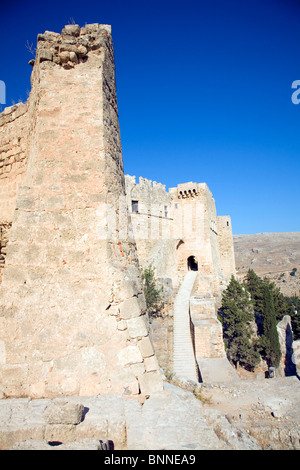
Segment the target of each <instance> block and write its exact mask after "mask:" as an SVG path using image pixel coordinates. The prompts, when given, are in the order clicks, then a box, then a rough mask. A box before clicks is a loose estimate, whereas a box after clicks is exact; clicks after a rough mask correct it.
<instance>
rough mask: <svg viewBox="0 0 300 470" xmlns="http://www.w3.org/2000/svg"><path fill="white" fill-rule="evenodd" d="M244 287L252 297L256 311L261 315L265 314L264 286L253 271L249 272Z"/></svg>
mask: <svg viewBox="0 0 300 470" xmlns="http://www.w3.org/2000/svg"><path fill="white" fill-rule="evenodd" d="M244 286H245V287H246V289H247V291H248V292H249V293H250V295H251V301H252V303H253V306H254V308H255V311H256V312H257V313H260V314H261V313H263V284H262V280H261V279H260V278H259V277H258V275H257V274H256V273H255V271H253V269H249V270H248V272H247V275H246V278H245V281H244Z"/></svg>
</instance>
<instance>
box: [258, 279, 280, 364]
mask: <svg viewBox="0 0 300 470" xmlns="http://www.w3.org/2000/svg"><path fill="white" fill-rule="evenodd" d="M263 315H264V319H263V320H264V321H263V335H262V341H261V344H262V347H263V356H264V359H265V360H266V362H267V364H268V366H269V367H278V366H279V363H280V359H281V349H280V343H279V337H278V331H277V328H276V314H275V309H274V301H273V296H272V292H271V289H270V288H269V286H268V284H267V283H264V285H263Z"/></svg>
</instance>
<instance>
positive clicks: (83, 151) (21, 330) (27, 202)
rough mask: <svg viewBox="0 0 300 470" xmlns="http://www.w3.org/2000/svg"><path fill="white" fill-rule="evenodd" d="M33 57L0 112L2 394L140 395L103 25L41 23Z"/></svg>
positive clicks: (138, 294) (134, 294)
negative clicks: (55, 27)
mask: <svg viewBox="0 0 300 470" xmlns="http://www.w3.org/2000/svg"><path fill="white" fill-rule="evenodd" d="M32 65H33V71H32V76H31V84H32V90H31V93H30V97H29V99H28V102H27V103H26V104H19V105H16V106H13V107H11V108H7V109H5V111H4V112H3V113H2V114H1V115H0V130H1V134H0V177H1V180H0V181H1V185H0V228H1V230H0V236H1V241H0V266H1V268H2V267H3V266H4V269H1V272H0V275H1V274H2V283H1V293H0V379H1V380H0V382H1V384H0V393H1V396H2V397H14V396H31V397H55V396H60V395H61V396H63V395H76V394H77V395H97V394H99V393H126V394H132V395H138V394H140V393H142V394H144V395H149V394H150V393H152V391H155V390H161V388H162V379H161V375H160V372H159V368H158V365H157V361H156V358H155V354H154V351H153V348H152V344H151V341H150V338H149V328H148V322H147V315H146V313H145V300H144V295H143V293H142V288H141V281H140V273H139V265H138V259H137V254H136V246H135V242H134V239H133V237H130V236H129V235H127V236H126V238H123V237H122V233H121V232H120V231H119V230H118V228H117V227H116V229H115V230H113V231H111V230H110V228H109V227H110V224H109V219H110V216H111V214H112V213H113V214H114V215H115V217H116V220H117V226H118V225H120V224H122V223H123V221H124V220H127V219H128V217H129V215H128V213H127V209H126V208H125V207H124V208H123V210H121V211H120V210H119V201H120V200H122V198H125V180H124V173H123V161H122V150H121V141H120V132H119V122H118V108H117V97H116V86H115V67H114V51H113V44H112V38H111V29H110V26H107V25H100V24H92V25H86V26H85V27H84V28H80V27H79V26H78V25H67V26H66V27H65V28H64V29H63V31H62V33H61V34H58V33H53V32H49V31H46V32H45V33H44V34H40V35H38V43H37V52H36V59H35V61H34V63H33V64H32ZM126 223H128V220H127V222H126ZM4 261H5V264H4Z"/></svg>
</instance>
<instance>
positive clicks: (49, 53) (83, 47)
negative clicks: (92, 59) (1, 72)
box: [29, 23, 111, 69]
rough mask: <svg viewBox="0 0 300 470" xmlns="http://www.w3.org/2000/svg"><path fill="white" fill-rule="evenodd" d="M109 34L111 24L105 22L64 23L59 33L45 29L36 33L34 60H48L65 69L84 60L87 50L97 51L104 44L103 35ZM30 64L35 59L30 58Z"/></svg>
mask: <svg viewBox="0 0 300 470" xmlns="http://www.w3.org/2000/svg"><path fill="white" fill-rule="evenodd" d="M107 36H111V26H110V25H105V24H98V23H93V24H87V25H85V26H84V27H80V26H79V25H77V24H68V25H66V26H65V27H64V28H63V30H62V32H61V34H59V33H54V32H52V31H45V33H44V34H38V37H37V51H36V60H37V61H38V62H43V61H50V62H54V63H55V64H57V65H61V66H63V67H64V68H66V69H70V68H73V67H74V66H75V65H76V64H78V62H79V61H80V60H84V59H85V58H86V56H87V54H88V52H89V51H93V52H94V53H97V51H99V50H100V49H101V47H102V46H103V45H104V40H105V37H107ZM29 63H30V65H34V63H35V61H34V60H31V61H30V62H29Z"/></svg>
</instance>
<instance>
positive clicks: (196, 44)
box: [0, 0, 300, 234]
mask: <svg viewBox="0 0 300 470" xmlns="http://www.w3.org/2000/svg"><path fill="white" fill-rule="evenodd" d="M1 3H2V5H1V8H0V39H1V49H2V51H1V66H0V80H3V81H5V83H6V91H7V99H6V105H7V106H9V105H11V104H12V101H15V102H18V101H19V99H22V100H23V101H25V100H26V99H27V92H28V91H30V73H31V70H32V68H31V67H30V66H29V65H28V61H29V60H30V59H31V58H32V56H31V55H30V53H29V51H28V50H27V49H26V47H25V45H26V42H27V41H28V42H29V44H31V43H33V45H34V47H35V46H36V37H37V34H38V33H43V32H44V31H45V30H50V31H55V32H60V31H61V29H62V28H63V27H64V25H65V24H68V23H70V22H72V20H73V19H74V20H75V22H76V23H78V24H80V25H81V26H84V24H85V23H106V24H111V25H112V33H113V41H114V47H115V61H116V73H117V92H118V103H119V116H120V126H121V139H122V146H123V160H124V168H125V173H129V174H134V175H136V176H137V177H138V176H143V177H145V178H148V179H152V180H155V181H159V182H162V183H164V184H166V186H167V187H173V186H176V185H177V184H178V183H183V182H188V181H194V182H206V183H207V184H208V186H209V188H210V189H211V191H212V193H213V196H214V198H215V200H216V206H217V212H218V214H219V215H227V214H229V215H231V218H232V225H233V232H234V233H235V234H242V233H258V232H285V231H286V232H289V231H299V230H300V224H299V222H300V211H299V200H300V198H299V195H300V191H299V173H300V171H299V170H300V104H299V105H295V104H293V103H292V101H291V96H292V93H293V91H294V90H292V88H291V85H292V82H293V81H294V80H300V1H296V0H252V1H250V0H227V1H224V0H223V1H222V0H217V1H213V0H211V1H208V0H207V1H205V2H204V1H201V0H198V1H196V0H185V1H179V0H173V1H169V0H160V1H157V0H154V1H151V2H147V1H145V0H144V1H143V0H139V1H137V0H106V1H102V0H98V1H86V2H83V1H82V0H80V1H78V0H73V1H72V2H71V1H58V0H52V1H51V2H45V3H43V2H40V1H39V2H37V1H31V0H27V1H20V0H10V1H9V2H5V3H4V2H3V1H2V2H1ZM3 3H4V4H3Z"/></svg>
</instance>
